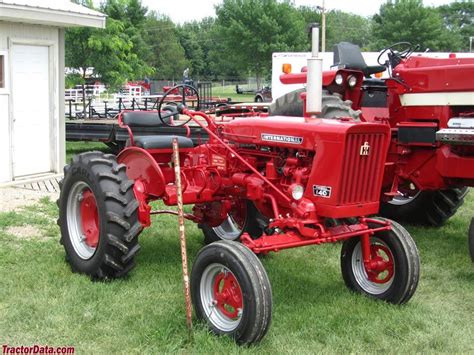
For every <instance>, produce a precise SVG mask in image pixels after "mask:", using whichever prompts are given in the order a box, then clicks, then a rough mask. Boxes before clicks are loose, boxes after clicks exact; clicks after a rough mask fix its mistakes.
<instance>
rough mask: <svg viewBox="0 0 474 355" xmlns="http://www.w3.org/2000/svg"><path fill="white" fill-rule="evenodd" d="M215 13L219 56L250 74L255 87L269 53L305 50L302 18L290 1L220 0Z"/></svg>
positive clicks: (265, 66) (265, 65)
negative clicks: (221, 1)
mask: <svg viewBox="0 0 474 355" xmlns="http://www.w3.org/2000/svg"><path fill="white" fill-rule="evenodd" d="M216 14H217V21H216V24H217V26H218V33H219V35H220V36H219V41H220V42H221V43H222V44H223V47H224V48H225V52H224V53H223V54H222V55H223V56H224V57H225V58H226V60H228V61H229V62H231V63H233V64H234V65H235V67H237V68H241V69H243V70H251V71H253V72H254V73H255V75H256V77H257V86H258V87H259V86H260V78H261V76H262V74H263V73H265V72H266V71H269V69H270V67H271V58H272V53H273V52H280V51H284V52H288V51H301V50H303V49H305V48H306V41H307V36H306V35H305V23H304V19H303V17H302V15H301V14H300V13H299V12H298V11H297V10H296V9H295V7H294V6H293V5H292V3H291V2H290V1H287V0H285V1H282V2H279V1H277V0H224V1H223V3H222V4H220V5H217V7H216Z"/></svg>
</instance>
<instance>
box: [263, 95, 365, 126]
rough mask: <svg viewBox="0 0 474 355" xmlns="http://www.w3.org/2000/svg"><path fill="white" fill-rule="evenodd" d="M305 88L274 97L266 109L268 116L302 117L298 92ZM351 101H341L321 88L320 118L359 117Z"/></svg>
mask: <svg viewBox="0 0 474 355" xmlns="http://www.w3.org/2000/svg"><path fill="white" fill-rule="evenodd" d="M302 92H305V89H298V90H295V91H292V92H289V93H288V94H285V95H283V96H282V97H280V98H278V99H276V101H275V102H274V103H272V104H271V105H270V107H269V109H268V112H269V114H270V116H296V117H303V100H301V98H300V94H301V93H302ZM351 106H352V102H351V101H349V100H347V101H343V100H342V99H341V97H340V96H339V95H337V94H330V93H329V92H328V91H327V90H323V98H322V112H321V114H320V115H319V117H321V118H338V117H352V118H354V119H355V120H358V119H359V115H360V111H355V110H353V109H352V108H351Z"/></svg>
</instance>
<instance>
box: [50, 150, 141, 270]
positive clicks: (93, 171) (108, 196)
mask: <svg viewBox="0 0 474 355" xmlns="http://www.w3.org/2000/svg"><path fill="white" fill-rule="evenodd" d="M125 171H126V166H125V165H123V164H118V163H117V161H116V159H115V156H113V155H110V154H104V153H102V152H87V153H82V154H79V155H75V156H74V157H73V158H72V162H71V164H70V165H67V166H66V167H65V168H64V179H63V180H62V184H61V194H60V198H59V200H58V206H59V220H58V223H59V225H60V228H61V240H60V242H61V244H63V246H64V250H65V251H66V260H67V261H68V262H69V264H70V265H71V268H72V270H73V271H74V272H78V273H83V274H86V275H89V276H90V277H91V278H93V279H110V278H117V277H122V276H124V275H126V274H127V273H128V272H129V271H130V270H131V269H132V268H133V267H134V266H135V263H134V260H133V259H134V256H135V254H136V253H137V252H138V251H139V249H140V246H139V245H138V238H137V237H138V235H139V234H140V232H141V230H142V226H141V224H140V222H139V221H138V212H137V209H138V202H137V200H136V198H135V194H134V192H133V181H131V180H129V179H128V178H127V175H126V173H125Z"/></svg>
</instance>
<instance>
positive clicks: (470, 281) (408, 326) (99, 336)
mask: <svg viewBox="0 0 474 355" xmlns="http://www.w3.org/2000/svg"><path fill="white" fill-rule="evenodd" d="M99 147H102V146H99ZM89 148H90V147H89ZM82 149H84V146H83V145H81V144H78V145H71V144H68V151H69V153H72V152H77V151H80V150H82ZM93 149H94V148H93ZM57 214H58V211H57V207H56V204H55V203H54V202H52V201H49V200H47V199H43V200H41V201H40V203H39V204H37V205H35V206H30V207H27V208H24V209H23V210H21V211H19V212H9V213H1V214H0V245H1V248H0V344H9V345H32V344H42V345H50V346H66V345H67V346H74V347H75V348H76V351H77V353H158V352H160V353H161V352H168V353H175V352H179V353H194V352H199V353H210V352H212V353H229V352H230V353H288V352H292V353H295V354H300V353H313V352H326V353H334V352H337V353H350V352H357V353H383V352H388V353H406V352H408V353H415V352H443V353H473V352H474V342H473V338H474V322H473V315H474V267H473V264H472V263H471V261H470V259H469V256H468V251H467V235H466V234H467V229H468V223H469V221H470V219H471V217H472V215H473V214H474V193H471V194H470V195H468V197H467V200H466V203H465V204H464V206H463V207H462V208H461V209H460V210H459V211H458V213H457V214H456V215H455V217H453V218H452V219H451V220H450V221H449V222H448V223H447V224H446V226H444V227H443V228H440V229H433V228H418V227H412V226H407V227H408V230H409V231H410V232H411V234H412V236H413V237H414V239H415V241H416V243H417V245H418V248H419V251H420V256H421V267H422V273H421V279H420V284H419V287H418V290H417V292H416V293H415V296H414V297H413V299H412V300H411V301H410V302H409V303H408V304H407V305H404V306H393V305H389V304H385V303H383V302H376V301H373V300H369V299H367V298H365V297H363V296H361V295H357V294H354V293H351V292H350V291H349V290H348V289H347V288H346V287H345V286H344V283H343V281H342V278H341V274H340V268H339V253H340V247H341V245H340V244H334V245H322V246H314V247H306V248H299V249H293V250H287V251H283V252H280V253H278V254H271V255H269V256H267V257H264V258H262V262H263V264H264V266H265V268H266V270H267V272H268V275H269V278H270V281H271V283H272V288H273V301H274V308H273V321H272V325H271V328H270V331H269V333H268V334H267V336H266V337H265V338H264V340H263V341H262V342H261V343H260V344H258V345H257V346H254V347H250V348H239V347H238V346H236V345H235V344H234V343H233V342H232V341H231V340H229V339H227V338H222V337H221V338H219V337H215V336H213V335H212V334H210V333H209V332H208V331H207V330H206V328H205V327H204V326H202V325H200V324H195V328H194V339H193V340H192V341H188V339H187V330H186V326H185V309H184V301H183V288H182V281H181V259H180V251H179V238H178V228H177V225H176V218H175V217H172V216H161V217H159V218H157V217H156V218H154V222H153V224H152V227H151V228H148V229H147V230H145V231H144V232H143V233H142V234H141V236H140V243H141V246H142V250H141V251H140V253H139V255H138V257H137V259H136V262H137V267H136V268H135V269H134V270H133V271H132V272H131V274H130V275H129V277H127V278H125V279H123V280H118V281H113V282H106V283H100V282H91V281H90V280H89V278H87V277H86V276H82V275H78V274H73V273H71V271H70V268H69V266H68V264H67V263H66V262H65V261H64V250H63V248H62V247H61V246H60V245H59V243H58V240H59V228H58V227H57V225H56V223H55V221H56V218H57ZM13 226H20V227H21V226H32V227H34V228H35V229H36V231H37V232H36V234H35V235H33V236H31V237H29V238H19V237H18V236H15V235H12V234H11V228H12V227H13ZM186 227H187V229H186V232H187V240H188V252H189V258H190V262H191V264H192V261H193V259H194V256H195V255H196V253H197V252H198V250H199V249H200V248H201V247H202V235H201V232H200V231H199V230H198V229H197V228H196V226H194V225H193V224H192V223H187V225H186Z"/></svg>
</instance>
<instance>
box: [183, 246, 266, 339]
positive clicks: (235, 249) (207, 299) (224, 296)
mask: <svg viewBox="0 0 474 355" xmlns="http://www.w3.org/2000/svg"><path fill="white" fill-rule="evenodd" d="M191 296H192V300H193V305H194V310H195V313H196V317H197V318H198V319H200V320H204V321H205V322H206V323H207V325H208V326H209V328H210V329H211V331H212V332H213V333H215V334H217V335H227V336H230V337H232V338H233V339H234V340H235V341H236V342H237V343H238V344H240V345H250V344H253V343H256V342H258V341H260V340H261V339H262V338H263V337H264V336H265V334H266V333H267V331H268V329H269V327H270V322H271V316H272V292H271V286H270V281H269V280H268V276H267V274H266V272H265V269H264V268H263V265H262V264H261V262H260V260H258V258H257V256H255V254H253V253H252V251H251V250H250V249H248V248H247V247H245V246H244V245H242V244H240V243H237V242H232V241H219V242H215V243H212V244H210V245H207V246H205V247H204V248H203V249H201V251H200V252H199V253H198V255H197V257H196V260H195V261H194V264H193V268H192V272H191Z"/></svg>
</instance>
